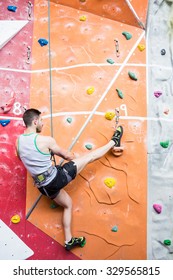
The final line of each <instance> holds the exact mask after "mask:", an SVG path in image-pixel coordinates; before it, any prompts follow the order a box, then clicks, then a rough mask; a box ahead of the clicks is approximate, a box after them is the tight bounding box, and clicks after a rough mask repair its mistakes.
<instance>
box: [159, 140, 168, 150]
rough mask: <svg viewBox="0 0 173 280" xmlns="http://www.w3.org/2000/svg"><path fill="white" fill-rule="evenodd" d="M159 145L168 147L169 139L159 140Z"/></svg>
mask: <svg viewBox="0 0 173 280" xmlns="http://www.w3.org/2000/svg"><path fill="white" fill-rule="evenodd" d="M160 146H162V148H165V149H166V148H168V147H169V140H167V141H165V142H160Z"/></svg>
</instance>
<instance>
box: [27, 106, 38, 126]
mask: <svg viewBox="0 0 173 280" xmlns="http://www.w3.org/2000/svg"><path fill="white" fill-rule="evenodd" d="M40 114H41V112H40V111H39V110H37V109H33V108H31V109H28V110H26V111H25V113H24V114H23V121H24V123H25V125H26V127H28V126H31V125H32V121H33V120H34V119H35V118H38V117H39V116H40Z"/></svg>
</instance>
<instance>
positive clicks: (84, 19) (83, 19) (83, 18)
mask: <svg viewBox="0 0 173 280" xmlns="http://www.w3.org/2000/svg"><path fill="white" fill-rule="evenodd" d="M86 19H87V17H86V16H80V18H79V20H80V21H86Z"/></svg>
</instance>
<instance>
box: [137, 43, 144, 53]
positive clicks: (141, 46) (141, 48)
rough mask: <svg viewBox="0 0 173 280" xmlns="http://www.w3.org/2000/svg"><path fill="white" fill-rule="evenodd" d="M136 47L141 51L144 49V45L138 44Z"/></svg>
mask: <svg viewBox="0 0 173 280" xmlns="http://www.w3.org/2000/svg"><path fill="white" fill-rule="evenodd" d="M138 49H139V50H140V51H141V52H142V51H144V50H145V45H142V44H139V45H138Z"/></svg>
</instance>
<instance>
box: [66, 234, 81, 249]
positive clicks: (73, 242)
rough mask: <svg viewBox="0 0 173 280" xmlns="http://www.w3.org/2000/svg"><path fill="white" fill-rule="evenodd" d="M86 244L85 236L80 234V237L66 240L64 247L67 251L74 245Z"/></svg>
mask: <svg viewBox="0 0 173 280" xmlns="http://www.w3.org/2000/svg"><path fill="white" fill-rule="evenodd" d="M85 244H86V239H85V237H83V236H81V237H72V239H71V240H70V241H69V242H68V243H65V249H66V250H67V251H70V250H71V249H73V248H74V247H77V246H79V247H84V246H85Z"/></svg>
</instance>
